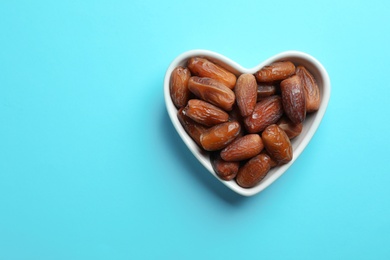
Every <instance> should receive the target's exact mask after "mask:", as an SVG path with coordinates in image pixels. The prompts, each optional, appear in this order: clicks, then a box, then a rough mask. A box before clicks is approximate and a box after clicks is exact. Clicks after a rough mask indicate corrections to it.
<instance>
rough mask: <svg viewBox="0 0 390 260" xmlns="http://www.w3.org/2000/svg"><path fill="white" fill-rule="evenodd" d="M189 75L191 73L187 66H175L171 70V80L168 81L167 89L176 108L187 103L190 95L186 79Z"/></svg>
mask: <svg viewBox="0 0 390 260" xmlns="http://www.w3.org/2000/svg"><path fill="white" fill-rule="evenodd" d="M190 77H191V73H190V71H189V69H187V68H183V67H177V68H175V69H174V70H173V71H172V74H171V80H170V81H169V91H170V94H171V98H172V101H173V104H175V106H176V107H177V108H180V107H183V106H185V105H186V104H187V101H188V99H189V96H190V91H189V89H188V80H189V79H190Z"/></svg>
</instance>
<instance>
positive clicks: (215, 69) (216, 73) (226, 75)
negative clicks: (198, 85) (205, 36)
mask: <svg viewBox="0 0 390 260" xmlns="http://www.w3.org/2000/svg"><path fill="white" fill-rule="evenodd" d="M187 67H188V68H189V70H190V71H191V73H192V75H195V76H199V77H206V78H212V79H215V80H218V81H220V82H222V83H223V84H224V85H225V86H226V87H228V88H230V89H233V88H234V86H235V85H236V81H237V78H236V76H235V75H234V74H233V73H231V72H229V71H227V70H226V69H224V68H222V67H221V66H218V65H217V64H215V63H213V62H211V61H209V60H207V59H204V58H200V57H193V58H190V59H189V60H188V62H187Z"/></svg>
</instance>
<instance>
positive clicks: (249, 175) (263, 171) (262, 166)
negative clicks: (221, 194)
mask: <svg viewBox="0 0 390 260" xmlns="http://www.w3.org/2000/svg"><path fill="white" fill-rule="evenodd" d="M269 169H270V158H269V157H268V155H265V154H259V155H257V156H255V157H253V158H252V159H250V160H249V161H248V162H247V163H246V164H244V166H242V167H241V168H240V169H239V170H238V174H237V177H236V181H237V184H238V185H240V186H241V187H243V188H251V187H253V186H255V185H256V184H258V183H259V182H260V181H261V180H262V179H264V177H265V176H266V175H267V173H268V171H269Z"/></svg>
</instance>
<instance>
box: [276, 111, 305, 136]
mask: <svg viewBox="0 0 390 260" xmlns="http://www.w3.org/2000/svg"><path fill="white" fill-rule="evenodd" d="M277 125H278V126H279V127H280V128H281V129H282V130H283V131H284V132H285V133H286V134H287V136H288V138H290V140H291V139H293V138H295V137H297V136H298V135H299V134H300V133H301V132H302V128H303V124H302V123H299V124H294V123H293V122H291V120H290V119H288V117H285V116H283V117H282V118H281V119H280V120H279V121H278V122H277Z"/></svg>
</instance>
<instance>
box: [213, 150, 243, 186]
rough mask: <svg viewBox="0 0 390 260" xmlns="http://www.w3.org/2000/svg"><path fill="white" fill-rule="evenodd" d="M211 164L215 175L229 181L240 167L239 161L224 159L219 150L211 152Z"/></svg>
mask: <svg viewBox="0 0 390 260" xmlns="http://www.w3.org/2000/svg"><path fill="white" fill-rule="evenodd" d="M210 161H211V165H212V166H213V169H214V171H215V173H216V174H217V176H218V177H219V178H221V179H222V180H225V181H230V180H232V179H234V178H235V177H236V176H237V173H238V169H239V168H240V163H239V162H227V161H224V160H223V159H222V158H221V156H220V153H219V152H212V153H211V154H210Z"/></svg>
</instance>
